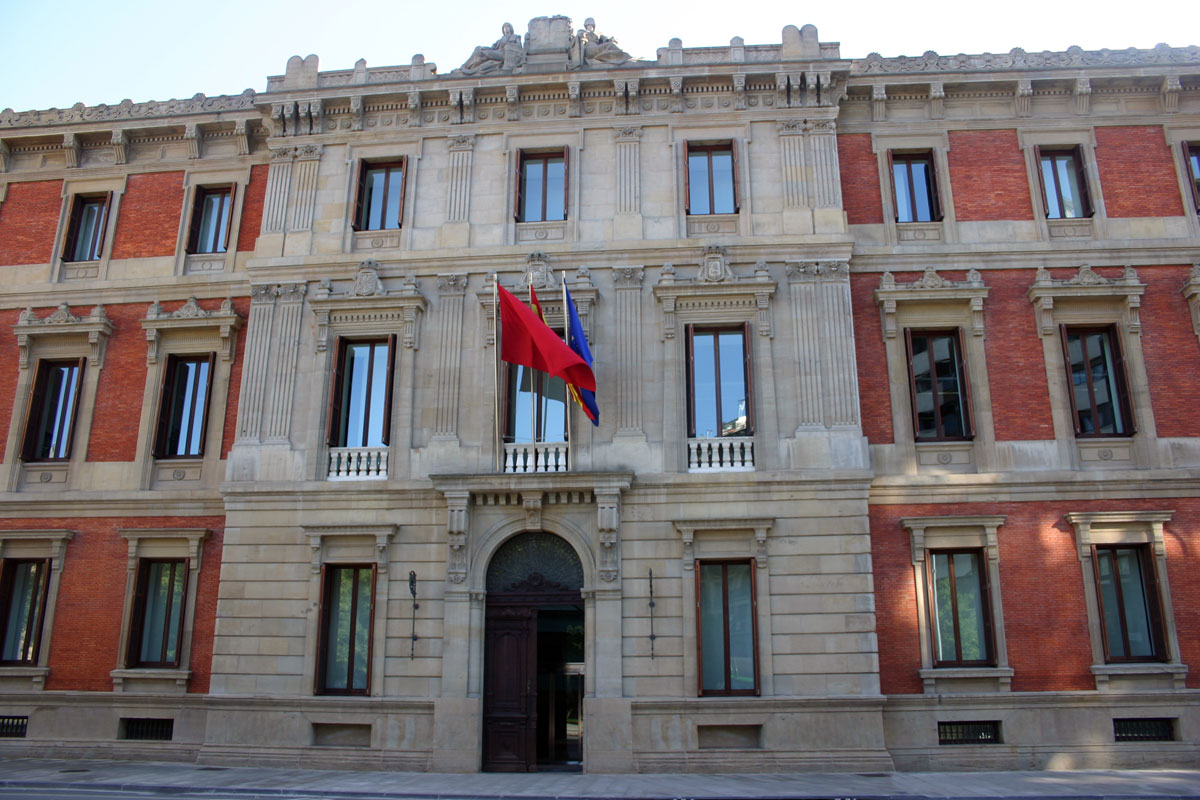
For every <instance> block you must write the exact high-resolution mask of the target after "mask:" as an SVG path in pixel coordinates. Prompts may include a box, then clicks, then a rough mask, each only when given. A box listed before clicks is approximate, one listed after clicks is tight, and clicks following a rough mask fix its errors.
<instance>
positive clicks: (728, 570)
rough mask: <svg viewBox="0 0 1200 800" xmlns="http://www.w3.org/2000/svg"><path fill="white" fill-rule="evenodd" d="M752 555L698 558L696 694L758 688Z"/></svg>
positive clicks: (724, 693)
mask: <svg viewBox="0 0 1200 800" xmlns="http://www.w3.org/2000/svg"><path fill="white" fill-rule="evenodd" d="M754 591H755V577H754V559H748V560H744V561H697V562H696V597H697V598H698V605H699V614H698V617H697V640H698V641H697V650H698V651H699V653H700V675H701V681H700V694H702V695H731V694H758V627H757V625H755V619H756V618H757V613H756V609H757V603H756V601H755V594H754Z"/></svg>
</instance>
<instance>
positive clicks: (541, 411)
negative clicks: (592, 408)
mask: <svg viewBox="0 0 1200 800" xmlns="http://www.w3.org/2000/svg"><path fill="white" fill-rule="evenodd" d="M566 424H567V385H566V383H565V382H564V381H563V380H562V378H554V377H551V376H549V375H547V374H546V373H544V372H541V371H540V370H536V369H530V368H529V367H524V366H521V365H520V364H509V365H508V402H507V404H506V408H505V425H504V440H505V441H506V442H510V443H511V442H565V441H566V440H567V427H566Z"/></svg>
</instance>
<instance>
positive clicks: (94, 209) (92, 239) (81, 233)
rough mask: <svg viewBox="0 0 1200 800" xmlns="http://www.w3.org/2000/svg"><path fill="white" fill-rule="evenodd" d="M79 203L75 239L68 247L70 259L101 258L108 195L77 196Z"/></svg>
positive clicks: (86, 259) (94, 259)
mask: <svg viewBox="0 0 1200 800" xmlns="http://www.w3.org/2000/svg"><path fill="white" fill-rule="evenodd" d="M75 202H76V203H78V204H79V208H78V224H77V226H76V228H75V232H74V237H75V238H74V239H73V240H72V241H71V242H70V243H69V246H68V249H67V260H68V261H96V260H97V259H99V258H100V245H101V242H102V241H103V238H104V237H103V234H104V216H105V214H104V212H105V208H106V206H107V205H108V198H107V197H77V198H76V199H75Z"/></svg>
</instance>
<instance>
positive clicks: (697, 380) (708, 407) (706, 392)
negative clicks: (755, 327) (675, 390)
mask: <svg viewBox="0 0 1200 800" xmlns="http://www.w3.org/2000/svg"><path fill="white" fill-rule="evenodd" d="M687 333H688V337H687V339H688V340H687V350H688V387H689V389H690V391H689V393H688V436H689V437H692V438H704V439H712V438H717V437H721V436H752V435H754V413H753V402H752V397H751V392H750V325H749V323H746V324H745V325H739V326H737V327H736V328H702V327H698V326H693V325H689V326H688V328H687Z"/></svg>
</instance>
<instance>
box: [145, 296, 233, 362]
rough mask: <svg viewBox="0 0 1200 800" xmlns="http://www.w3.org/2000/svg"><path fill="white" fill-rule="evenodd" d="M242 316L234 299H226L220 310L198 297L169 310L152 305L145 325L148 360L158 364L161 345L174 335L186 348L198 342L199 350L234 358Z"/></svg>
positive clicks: (226, 358) (176, 341)
mask: <svg viewBox="0 0 1200 800" xmlns="http://www.w3.org/2000/svg"><path fill="white" fill-rule="evenodd" d="M241 327H242V318H241V317H240V316H238V314H237V312H235V311H234V310H233V301H232V300H230V299H226V300H225V301H224V302H222V303H221V307H220V308H219V309H218V310H216V311H205V310H204V309H202V308H200V306H199V304H198V303H197V301H196V298H195V297H189V298H188V299H187V302H185V303H184V304H183V305H182V306H180V307H179V308H178V309H176V310H175V311H172V312H170V313H165V312H163V310H162V306H160V305H159V304H158V302H157V301H156V302H154V303H151V304H150V308H149V310H148V311H147V312H146V318H145V319H143V320H142V328H143V330H145V331H146V341H147V343H148V344H147V348H146V363H147V364H156V363H158V355H159V353H158V351H159V345H160V343H161V341H162V339H163V338H165V337H170V338H171V339H173V340H175V343H176V344H179V345H181V346H183V347H187V346H189V345H195V348H196V350H197V351H199V350H209V351H215V352H217V353H219V354H220V357H221V360H222V361H232V360H233V350H234V347H235V345H236V344H237V332H238V330H239V329H240V328H241Z"/></svg>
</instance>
